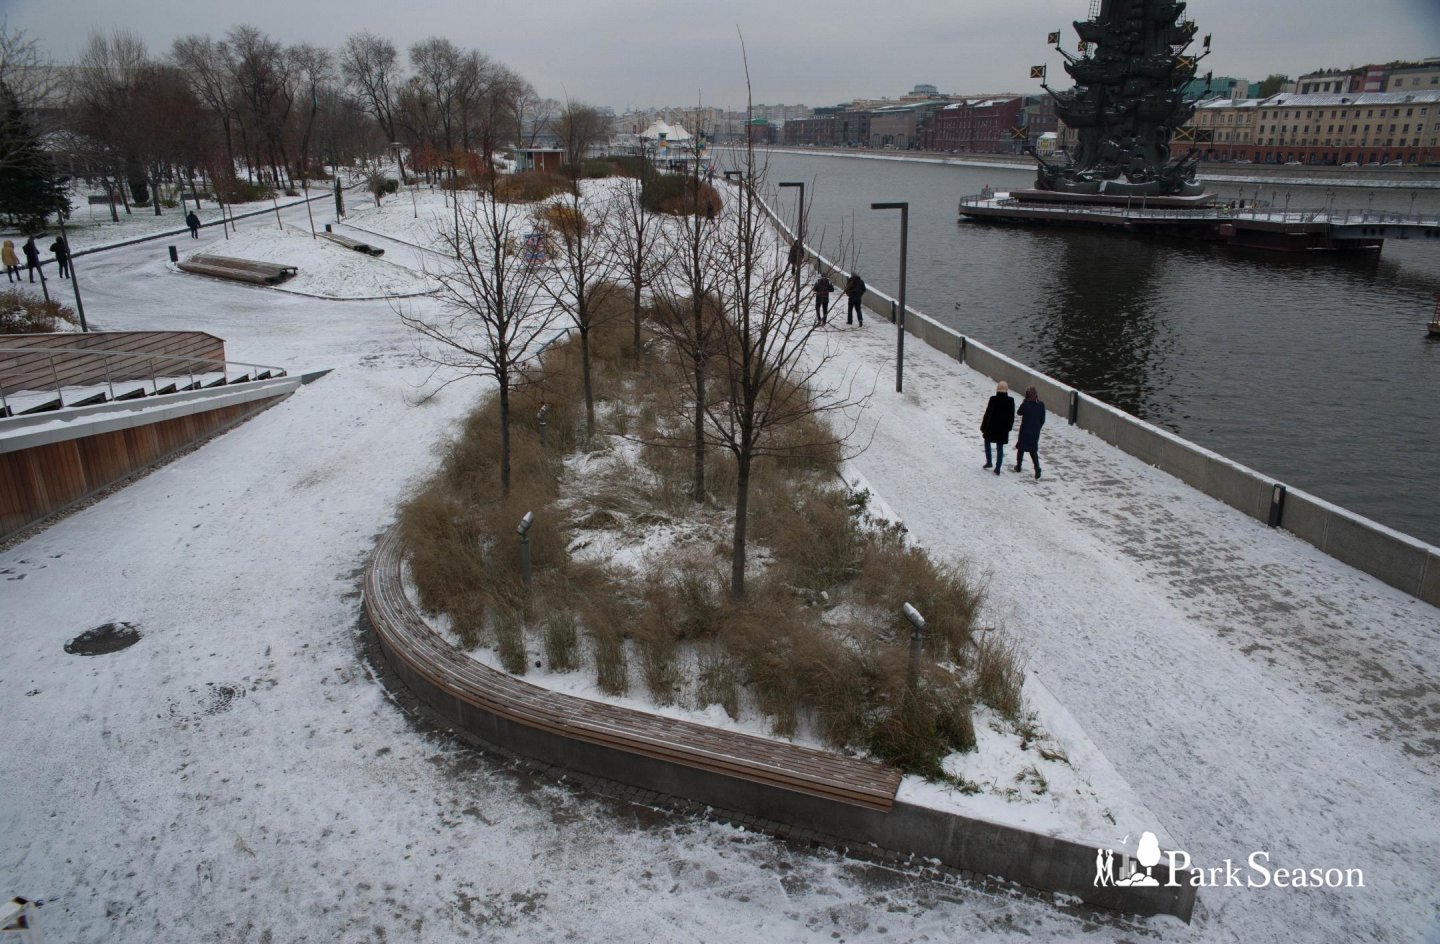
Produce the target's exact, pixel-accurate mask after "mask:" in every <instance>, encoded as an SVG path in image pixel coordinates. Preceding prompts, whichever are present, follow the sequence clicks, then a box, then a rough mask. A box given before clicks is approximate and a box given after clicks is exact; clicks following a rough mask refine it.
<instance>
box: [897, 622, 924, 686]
mask: <svg viewBox="0 0 1440 944" xmlns="http://www.w3.org/2000/svg"><path fill="white" fill-rule="evenodd" d="M900 611H901V612H902V613H904V614H905V618H906V619H907V620H909V621H910V670H909V672H908V673H907V676H908V677H907V681H908V682H909V683H910V691H911V692H912V693H913V692H914V691H915V685H916V682H917V681H918V680H919V678H920V649H921V645H922V643H923V642H924V641H925V617H923V616H921V615H920V611H919V610H917V609H915V607H914V606H912V605H911V604H909V603H906V604H905V605H904V606H903V607H901V608H900Z"/></svg>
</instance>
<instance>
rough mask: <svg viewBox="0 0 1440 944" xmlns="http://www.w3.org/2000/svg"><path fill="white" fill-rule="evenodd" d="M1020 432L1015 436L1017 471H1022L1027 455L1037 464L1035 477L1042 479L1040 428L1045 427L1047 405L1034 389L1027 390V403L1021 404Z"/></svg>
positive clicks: (1028, 388)
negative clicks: (1041, 400)
mask: <svg viewBox="0 0 1440 944" xmlns="http://www.w3.org/2000/svg"><path fill="white" fill-rule="evenodd" d="M1019 413H1020V432H1019V433H1018V434H1017V435H1016V436H1015V471H1016V472H1020V471H1022V469H1021V466H1022V465H1024V463H1025V453H1027V452H1028V453H1030V460H1031V461H1032V462H1033V463H1034V464H1035V477H1036V478H1037V479H1038V478H1039V477H1040V452H1039V449H1040V427H1042V426H1044V425H1045V404H1043V403H1041V402H1040V393H1039V391H1037V390H1036V389H1035V388H1034V387H1026V388H1025V401H1024V402H1023V403H1021V404H1020V410H1019Z"/></svg>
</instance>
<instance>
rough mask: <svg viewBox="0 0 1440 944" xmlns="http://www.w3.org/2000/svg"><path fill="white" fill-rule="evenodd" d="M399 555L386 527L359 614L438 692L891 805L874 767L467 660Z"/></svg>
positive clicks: (642, 752) (780, 782) (554, 730)
mask: <svg viewBox="0 0 1440 944" xmlns="http://www.w3.org/2000/svg"><path fill="white" fill-rule="evenodd" d="M402 557H403V549H402V546H401V542H400V536H399V528H398V527H392V528H391V529H390V530H389V531H387V532H386V533H385V536H384V537H382V538H381V539H380V543H379V545H378V546H377V547H376V549H375V553H374V554H373V555H372V556H371V559H370V562H369V564H368V566H367V568H366V572H365V593H364V597H365V612H366V615H367V616H368V617H369V619H370V623H371V625H372V626H373V627H374V630H375V632H376V634H377V635H378V636H379V639H380V643H381V647H382V648H383V650H384V651H385V653H386V656H387V658H390V659H391V660H392V662H394V661H396V660H398V661H399V663H400V664H399V665H397V666H396V667H397V668H401V667H403V668H405V669H408V670H409V672H412V673H414V674H415V675H417V676H419V677H420V678H422V679H423V680H425V681H426V682H428V683H429V684H430V685H432V686H434V687H435V688H437V689H439V690H441V691H443V692H444V693H445V694H446V695H447V696H453V697H454V698H455V699H458V700H459V701H461V702H463V703H464V704H466V705H468V706H470V707H471V708H473V709H475V710H478V711H481V712H484V713H485V714H488V715H491V716H494V717H496V718H500V719H504V720H505V721H508V722H514V723H517V724H520V725H524V726H526V727H528V728H533V729H538V730H540V731H545V732H548V733H550V734H552V735H556V736H559V737H562V738H566V739H569V740H571V741H577V742H584V743H586V744H592V745H598V746H601V747H604V748H608V749H610V750H614V751H620V752H624V753H626V754H630V755H639V756H643V757H648V758H652V759H654V760H658V761H663V762H666V763H670V764H678V765H681V766H683V767H688V768H694V769H697V770H703V771H708V772H711V773H715V774H720V775H723V776H725V777H730V778H736V779H738V780H744V781H748V782H750V783H756V784H761V785H764V786H767V787H777V788H780V789H782V790H787V791H792V792H796V793H802V794H808V795H810V796H815V797H821V798H824V799H827V800H832V801H836V802H839V803H845V804H850V805H853V806H859V807H864V808H866V809H869V810H876V811H881V812H885V811H889V809H890V808H891V806H892V805H893V804H894V801H895V791H896V790H897V789H898V788H899V786H900V774H899V772H898V771H896V770H894V769H892V768H889V767H886V766H884V765H882V764H878V763H873V762H870V761H863V760H856V759H853V758H848V757H841V756H840V755H838V754H832V753H830V752H827V751H821V750H815V749H813V748H807V747H799V746H796V745H792V744H785V743H782V742H779V741H772V740H769V739H767V738H762V737H755V736H753V735H748V734H740V733H737V732H734V731H724V730H720V729H717V728H711V727H708V726H706V725H702V724H695V723H693V722H689V721H680V720H677V719H674V718H666V717H661V716H659V715H653V714H648V713H646V712H642V711H634V710H631V709H628V708H622V707H619V706H616V705H611V704H608V703H605V702H596V701H591V700H589V699H584V698H577V697H575V696H573V695H566V694H563V693H560V692H552V691H550V690H548V689H544V688H541V687H540V686H538V685H533V684H531V683H529V682H526V681H524V680H522V679H519V678H516V677H515V676H512V675H510V674H508V673H505V672H501V671H498V670H496V669H492V668H490V667H489V666H486V665H484V664H482V663H480V662H477V661H476V660H474V659H471V658H470V657H469V656H467V655H465V654H464V653H463V652H461V651H460V650H459V649H457V648H456V647H455V646H453V645H451V644H450V643H448V642H447V641H445V640H444V639H442V638H441V637H440V635H439V634H438V633H436V632H435V631H434V630H433V629H431V627H430V626H429V625H428V624H427V623H426V622H425V620H424V618H423V617H422V616H421V615H420V613H419V612H418V611H417V609H416V608H415V606H414V604H412V603H411V602H410V600H409V598H408V597H406V596H405V592H404V590H403V588H402V585H401V562H402ZM401 674H402V676H403V675H404V674H405V673H404V672H402V673H401Z"/></svg>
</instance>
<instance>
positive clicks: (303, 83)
mask: <svg viewBox="0 0 1440 944" xmlns="http://www.w3.org/2000/svg"><path fill="white" fill-rule="evenodd" d="M285 55H286V56H287V57H288V58H289V60H290V63H291V69H290V71H291V72H292V74H293V75H294V76H295V77H296V79H297V81H298V82H299V83H300V89H301V96H302V97H301V106H300V112H299V114H300V116H301V117H300V120H299V122H298V124H299V128H298V131H299V154H298V160H299V163H300V179H301V183H302V186H304V187H305V188H306V189H307V190H308V189H309V186H310V142H311V139H312V137H313V135H314V132H315V121H316V118H317V117H318V116H319V114H320V102H321V90H322V89H323V88H324V87H325V86H327V85H328V84H329V83H330V82H331V81H332V80H333V79H334V62H333V61H332V59H331V56H330V51H329V50H328V49H320V48H317V47H315V46H310V45H306V44H302V45H298V46H291V47H290V48H289V49H288V50H286V52H285Z"/></svg>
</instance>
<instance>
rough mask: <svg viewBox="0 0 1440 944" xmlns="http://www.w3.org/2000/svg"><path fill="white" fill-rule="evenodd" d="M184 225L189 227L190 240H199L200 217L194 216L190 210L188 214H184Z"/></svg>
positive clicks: (193, 212)
mask: <svg viewBox="0 0 1440 944" xmlns="http://www.w3.org/2000/svg"><path fill="white" fill-rule="evenodd" d="M185 225H186V226H188V227H190V238H191V239H199V238H200V217H198V216H196V215H195V211H194V210H191V211H190V212H189V213H186V214H185Z"/></svg>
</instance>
